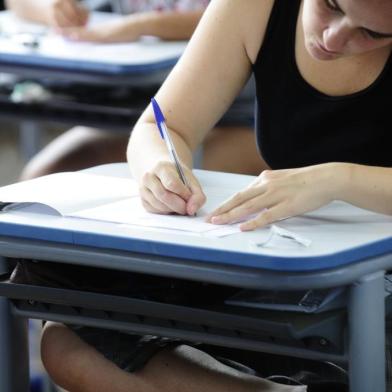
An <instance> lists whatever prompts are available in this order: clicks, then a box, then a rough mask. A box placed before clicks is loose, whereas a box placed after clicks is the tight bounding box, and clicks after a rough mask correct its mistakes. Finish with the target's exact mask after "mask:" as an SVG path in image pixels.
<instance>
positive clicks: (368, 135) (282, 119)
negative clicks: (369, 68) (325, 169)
mask: <svg viewBox="0 0 392 392" xmlns="http://www.w3.org/2000/svg"><path fill="white" fill-rule="evenodd" d="M300 4H301V0H275V4H274V6H273V9H272V13H271V17H270V20H269V23H268V26H267V30H266V36H265V39H264V42H263V44H262V47H261V49H260V52H259V54H258V57H257V60H256V62H255V64H254V65H253V71H254V74H255V80H256V96H257V101H256V135H257V136H256V137H257V144H258V147H259V149H260V151H261V153H262V155H263V157H264V159H265V160H266V162H267V163H268V164H269V165H270V167H271V168H273V169H282V168H293V167H301V166H307V165H314V164H318V163H324V162H353V163H360V164H364V165H374V166H392V121H391V118H392V55H390V56H389V59H388V61H387V63H386V65H385V67H384V69H383V71H382V72H381V74H380V75H379V77H378V78H377V80H376V81H375V82H374V83H373V84H372V85H371V86H369V87H368V88H366V89H364V90H362V91H360V92H358V93H354V94H350V95H345V96H339V97H332V96H328V95H325V94H323V93H321V92H319V91H317V90H316V89H315V88H313V87H312V86H310V85H309V84H308V83H307V82H306V81H305V80H304V79H303V78H302V76H301V74H300V72H299V70H298V68H297V65H296V61H295V32H296V23H297V18H298V14H299V8H300Z"/></svg>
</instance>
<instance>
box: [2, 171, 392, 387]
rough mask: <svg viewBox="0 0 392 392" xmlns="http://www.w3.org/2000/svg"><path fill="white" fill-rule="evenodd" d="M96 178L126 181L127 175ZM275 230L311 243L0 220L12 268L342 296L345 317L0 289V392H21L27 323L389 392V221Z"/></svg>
mask: <svg viewBox="0 0 392 392" xmlns="http://www.w3.org/2000/svg"><path fill="white" fill-rule="evenodd" d="M93 170H94V171H95V173H98V174H103V175H108V176H129V174H128V171H127V168H126V165H107V166H103V167H97V168H94V169H93ZM197 173H198V176H199V178H200V179H201V182H202V184H204V185H209V186H214V187H228V188H230V189H232V188H233V187H234V188H241V187H243V186H244V185H245V184H247V183H248V182H249V181H250V179H251V177H249V176H239V175H231V174H224V173H214V172H203V171H198V172H197ZM279 225H280V226H282V227H283V228H286V229H288V230H291V231H294V232H297V233H300V234H301V235H302V236H305V237H307V238H308V239H310V240H311V241H312V243H311V245H310V246H309V247H304V246H288V247H285V246H283V247H274V246H271V247H268V246H265V247H257V246H254V243H255V242H257V241H259V240H260V236H261V234H260V233H261V232H260V231H255V232H251V233H238V234H233V235H231V236H228V237H223V238H219V239H216V238H215V239H213V238H208V237H203V236H192V235H184V234H181V233H178V232H177V233H175V234H173V233H170V232H168V231H163V232H159V231H157V230H147V229H143V228H141V227H131V226H126V225H116V224H113V223H108V222H97V221H89V220H75V219H74V218H73V219H72V218H71V219H70V218H62V217H58V216H53V215H46V214H39V213H28V212H26V211H24V210H23V209H21V210H16V211H10V212H6V213H5V212H4V213H2V214H0V255H1V256H4V257H7V258H12V259H15V260H17V259H37V260H46V261H51V262H54V263H56V262H61V263H70V264H79V265H84V266H92V267H93V266H94V267H102V268H109V269H116V270H121V271H133V272H139V273H146V274H153V275H159V276H162V278H163V279H164V278H165V277H176V278H184V279H190V280H194V281H202V282H210V283H216V284H221V285H229V286H234V287H238V288H248V289H270V290H299V289H304V288H309V289H311V288H327V287H338V286H342V287H347V291H348V302H347V309H341V310H340V311H337V312H326V313H321V314H317V315H316V314H315V315H304V316H301V317H302V318H301V317H300V316H295V317H294V319H296V318H297V317H300V319H297V321H298V320H299V322H296V321H292V320H291V318H292V317H293V315H292V314H289V313H287V314H286V313H285V312H265V311H259V310H251V309H244V308H240V307H235V306H227V305H222V306H221V307H214V308H208V307H207V308H190V307H186V306H178V305H171V304H162V303H158V302H154V301H141V300H140V299H135V298H123V297H115V296H108V295H102V294H95V293H84V292H80V291H76V292H75V291H72V290H64V289H53V288H42V287H38V286H21V285H13V284H11V285H10V284H9V283H7V282H2V283H1V284H0V295H2V296H4V298H2V299H1V302H0V304H1V305H0V306H1V307H0V312H1V313H0V321H1V324H0V346H1V347H2V354H1V357H0V389H1V391H2V392H14V391H27V376H28V369H27V363H26V362H27V356H26V333H25V329H24V324H25V320H26V319H27V318H37V319H48V320H55V321H62V322H66V321H67V322H71V323H81V324H86V325H92V326H98V327H104V328H113V329H119V330H124V331H132V332H134V333H148V334H157V335H164V336H170V337H178V338H182V339H185V340H190V341H197V342H204V343H208V344H215V345H221V346H227V347H234V348H241V349H246V350H252V351H262V352H270V353H276V354H285V355H293V356H298V357H304V358H310V359H319V360H330V361H336V362H339V363H341V364H345V365H349V374H350V390H351V391H352V392H374V391H377V392H382V391H385V291H384V274H385V271H387V270H390V269H392V235H391V234H392V217H389V216H384V215H379V214H374V213H371V212H368V211H364V210H361V209H357V208H354V207H352V206H349V205H346V204H344V203H333V204H331V205H329V206H326V207H325V208H322V209H320V210H317V211H315V212H313V213H309V214H306V215H305V216H302V217H296V218H291V219H288V220H285V221H282V222H279ZM5 276H7V275H5ZM18 286H20V287H18ZM329 328H330V329H331V331H329ZM322 330H324V332H325V331H327V338H323V340H322V339H321V338H320V335H318V331H322ZM320 334H321V333H320ZM321 335H323V334H321ZM338 335H339V336H341V338H336V337H337V336H338ZM323 336H324V335H323ZM289 338H290V339H291V341H290V340H288V339H289ZM335 338H336V339H335Z"/></svg>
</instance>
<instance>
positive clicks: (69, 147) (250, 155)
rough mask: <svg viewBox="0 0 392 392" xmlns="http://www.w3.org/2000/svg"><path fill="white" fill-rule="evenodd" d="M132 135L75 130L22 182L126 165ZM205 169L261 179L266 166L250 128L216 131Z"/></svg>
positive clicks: (42, 155) (33, 164)
mask: <svg viewBox="0 0 392 392" xmlns="http://www.w3.org/2000/svg"><path fill="white" fill-rule="evenodd" d="M128 138H129V135H128V134H120V133H119V134H116V133H113V132H110V131H104V130H101V129H95V128H89V127H75V128H72V129H70V130H69V131H67V132H65V133H64V134H62V135H61V136H59V137H58V138H56V139H55V140H54V141H52V142H51V143H49V144H48V145H47V146H46V147H44V148H43V149H42V150H41V151H40V152H39V153H38V154H37V155H36V156H35V157H34V158H33V159H32V160H31V161H30V162H29V163H28V164H27V165H26V167H25V168H24V170H23V172H22V174H21V179H22V180H28V179H31V178H36V177H40V176H44V175H46V174H51V173H56V172H62V171H73V170H81V169H85V168H87V167H91V166H96V165H101V164H105V163H113V162H125V161H126V148H127V143H128ZM203 168H204V169H207V170H216V171H224V172H232V173H242V174H254V175H257V174H259V173H260V172H261V171H263V170H264V169H265V168H267V165H266V163H265V162H264V161H263V160H262V159H261V158H260V156H259V154H258V152H257V149H256V145H255V140H254V134H253V132H252V130H251V129H249V128H246V127H244V128H230V127H228V128H216V129H214V130H213V131H212V132H211V134H210V135H209V137H208V138H207V140H206V141H205V144H204V151H203Z"/></svg>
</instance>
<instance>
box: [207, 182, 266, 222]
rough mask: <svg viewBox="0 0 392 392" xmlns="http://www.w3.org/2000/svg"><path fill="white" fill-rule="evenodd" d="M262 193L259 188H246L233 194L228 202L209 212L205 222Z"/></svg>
mask: <svg viewBox="0 0 392 392" xmlns="http://www.w3.org/2000/svg"><path fill="white" fill-rule="evenodd" d="M262 193H263V191H262V190H261V189H260V188H255V187H254V188H246V189H244V190H242V191H240V192H238V193H236V194H234V195H233V196H232V197H230V198H229V199H228V200H226V201H224V202H223V203H222V204H221V205H220V206H219V207H218V208H216V209H215V210H214V211H212V212H210V213H209V214H208V215H207V217H206V221H207V222H211V219H212V218H213V217H215V216H219V215H222V214H224V213H226V212H228V211H230V210H232V209H234V208H236V207H238V206H240V205H241V204H243V203H245V202H247V201H248V200H251V199H253V198H254V197H255V196H258V195H260V194H262Z"/></svg>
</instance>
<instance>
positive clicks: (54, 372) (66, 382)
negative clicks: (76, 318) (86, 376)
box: [41, 323, 83, 390]
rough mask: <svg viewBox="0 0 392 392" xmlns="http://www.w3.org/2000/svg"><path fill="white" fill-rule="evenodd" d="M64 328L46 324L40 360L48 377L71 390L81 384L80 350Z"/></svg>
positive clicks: (71, 334) (69, 332)
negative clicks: (73, 386)
mask: <svg viewBox="0 0 392 392" xmlns="http://www.w3.org/2000/svg"><path fill="white" fill-rule="evenodd" d="M75 339H78V337H77V336H74V333H73V332H72V331H71V330H69V329H68V328H67V327H66V326H64V325H62V324H57V323H47V325H45V327H44V330H43V332H42V337H41V359H42V363H43V365H44V367H45V369H46V371H47V372H48V374H49V375H50V377H51V378H52V379H53V380H54V381H55V382H56V383H57V384H58V385H60V386H62V387H66V388H67V389H71V390H73V389H72V385H78V386H80V385H81V384H82V382H83V355H82V351H83V350H82V349H81V348H80V347H78V345H77V344H75V341H74V340H75Z"/></svg>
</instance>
